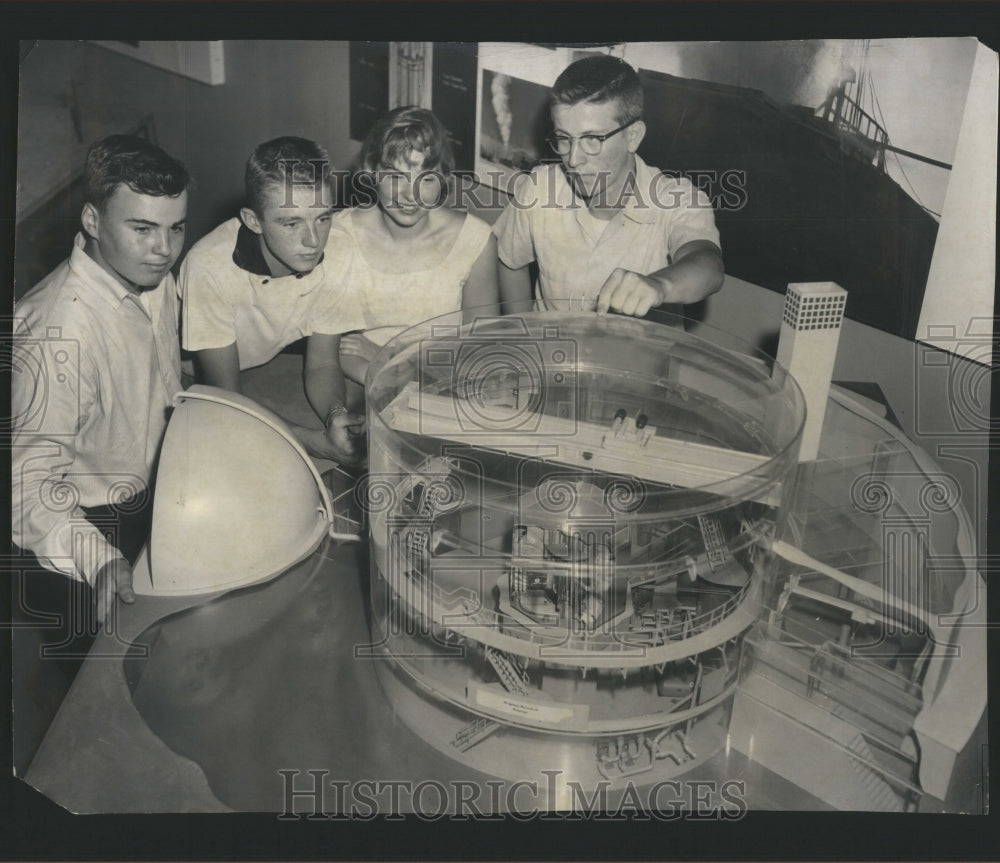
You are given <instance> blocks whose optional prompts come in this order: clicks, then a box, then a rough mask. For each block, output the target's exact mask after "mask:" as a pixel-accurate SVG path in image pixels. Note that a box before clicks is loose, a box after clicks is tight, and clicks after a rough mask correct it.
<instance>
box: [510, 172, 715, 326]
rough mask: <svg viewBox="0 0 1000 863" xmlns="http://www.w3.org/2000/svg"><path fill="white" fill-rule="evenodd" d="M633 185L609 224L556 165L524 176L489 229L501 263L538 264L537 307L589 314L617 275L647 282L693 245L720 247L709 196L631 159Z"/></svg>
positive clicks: (684, 182) (678, 179)
mask: <svg viewBox="0 0 1000 863" xmlns="http://www.w3.org/2000/svg"><path fill="white" fill-rule="evenodd" d="M633 178H634V183H631V184H627V185H626V186H625V188H624V189H623V196H622V198H623V201H624V206H623V207H622V208H621V210H620V211H619V212H618V213H616V214H615V216H614V217H613V218H612V219H611V220H610V221H603V220H601V219H597V218H595V217H594V216H592V215H591V214H590V212H589V211H588V210H587V207H586V204H585V202H584V201H583V200H582V199H581V198H580V197H579V196H577V194H576V193H575V191H574V189H573V187H572V186H571V185H570V183H569V182H568V180H567V179H566V175H565V173H564V172H563V169H562V166H561V165H559V164H548V165H540V166H539V167H537V168H535V169H534V170H532V171H531V173H529V174H526V175H524V176H522V177H521V178H520V179H519V181H518V183H517V185H516V186H515V189H514V197H513V200H512V201H511V202H510V203H509V204H508V205H507V207H506V208H505V209H504V211H503V213H502V214H501V215H500V218H499V219H498V220H497V223H496V225H494V228H493V231H494V233H495V234H496V236H497V251H498V255H499V257H500V260H501V261H502V262H503V263H504V264H506V265H507V266H508V267H510V268H512V269H518V268H520V267H523V266H525V265H526V264H529V263H531V261H537V262H538V270H539V278H538V290H537V296H536V301H535V302H536V307H537V308H539V309H561V310H581V309H584V310H590V309H593V308H594V306H595V305H596V300H597V297H598V294H599V293H600V290H601V287H602V286H603V285H604V282H605V281H606V280H607V278H608V276H610V275H611V273H612V272H613V271H614V270H615V269H616V268H618V267H622V268H623V269H626V270H630V271H632V272H636V273H640V274H641V275H649V274H650V273H655V272H657V271H658V270H661V269H663V268H664V267H666V266H667V265H668V264H670V263H671V261H672V259H673V255H674V254H675V253H676V252H677V250H678V249H680V248H681V247H682V246H684V245H685V244H687V243H690V242H692V241H694V240H708V241H709V242H711V243H714V244H715V245H716V246H718V245H719V232H718V230H717V229H716V227H715V215H714V213H713V211H712V206H711V204H710V203H709V200H708V196H707V195H705V193H704V192H702V191H701V190H700V189H698V188H697V187H695V186H694V185H693V184H692V183H691V181H690V180H687V179H685V178H675V177H670V176H667V175H665V174H663V173H661V172H660V171H659V170H657V169H655V168H651V167H650V166H648V165H647V164H646V163H645V162H643V160H642V159H641V158H639V157H638V156H636V157H635V173H634V175H633Z"/></svg>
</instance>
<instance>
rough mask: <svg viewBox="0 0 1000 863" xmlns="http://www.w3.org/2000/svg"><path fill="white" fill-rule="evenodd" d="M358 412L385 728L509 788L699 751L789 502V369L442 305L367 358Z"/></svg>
mask: <svg viewBox="0 0 1000 863" xmlns="http://www.w3.org/2000/svg"><path fill="white" fill-rule="evenodd" d="M723 341H725V344H721V342H723ZM367 398H368V421H369V429H370V431H369V434H370V439H369V452H370V456H369V459H370V461H369V463H370V474H369V477H368V482H367V486H366V489H365V505H366V506H367V508H368V512H369V521H370V526H371V561H372V572H371V602H372V627H373V640H374V643H376V644H377V645H378V651H379V654H380V656H381V657H383V658H384V659H387V660H388V661H386V662H381V663H380V664H379V669H380V673H381V680H382V683H383V686H384V688H385V689H386V691H387V693H388V696H389V698H390V699H391V700H392V701H393V703H394V706H395V708H396V709H397V711H398V712H399V714H400V715H401V716H402V717H403V718H404V720H405V721H406V722H407V723H408V724H409V725H410V726H411V727H412V728H413V729H414V730H415V731H416V732H417V733H418V734H420V735H421V736H422V737H424V738H425V739H426V740H428V741H429V742H431V743H433V744H434V745H435V746H437V747H438V748H439V749H441V750H442V751H444V752H447V753H448V754H449V755H451V756H452V757H454V758H455V759H457V760H460V761H464V762H467V763H469V764H472V765H473V766H475V767H477V768H479V769H482V770H483V771H485V772H487V773H492V774H495V775H500V776H507V777H512V778H523V777H524V776H525V775H526V772H528V773H530V772H531V771H535V772H537V771H538V770H539V769H544V765H546V764H548V763H556V762H557V763H558V769H559V770H560V771H561V772H562V773H563V774H564V775H565V777H566V778H567V779H569V780H574V781H584V782H595V781H599V780H601V779H602V778H603V779H614V778H617V777H626V776H627V777H633V776H640V775H641V777H642V778H643V779H648V780H649V781H653V780H654V779H656V778H659V777H662V776H665V775H672V774H674V773H677V772H680V771H683V770H684V769H687V768H688V767H690V766H692V765H693V764H694V763H696V762H698V761H700V760H702V759H704V758H705V757H708V756H709V755H710V754H712V753H713V752H715V751H717V750H718V749H719V747H720V746H721V745H722V742H723V740H724V737H725V730H726V721H727V716H728V714H727V704H728V702H729V701H730V696H731V695H732V692H733V688H734V686H735V682H736V670H737V661H738V658H739V651H740V645H741V636H742V634H743V633H744V632H745V631H746V629H747V628H748V627H749V626H750V625H751V623H753V621H754V620H755V618H756V617H757V615H758V613H759V611H760V607H761V598H762V596H763V595H764V594H765V591H766V589H767V587H768V586H769V584H770V582H771V580H772V572H771V560H772V558H771V555H770V554H769V553H768V544H769V542H770V540H771V539H772V537H774V535H775V533H776V532H777V531H780V529H781V524H782V519H783V513H784V511H785V509H786V504H787V503H788V502H789V501H790V500H791V497H792V494H793V491H794V490H793V488H792V485H793V477H794V468H795V465H796V460H797V452H798V443H799V439H800V436H801V431H802V426H803V422H804V416H805V408H804V404H803V399H802V395H801V392H800V391H799V389H798V387H797V386H796V384H795V382H794V381H793V380H792V379H791V377H790V376H789V375H788V374H787V373H786V372H785V371H784V370H783V369H781V368H780V367H778V366H777V365H776V364H775V363H774V361H773V360H772V359H770V358H768V357H766V356H764V355H763V354H760V353H757V352H755V351H754V350H753V349H752V348H750V347H749V346H746V345H738V344H737V343H736V342H735V340H725V339H724V338H723V337H722V336H717V337H715V338H713V341H711V342H710V341H708V340H707V339H704V338H700V337H697V336H694V335H692V334H690V333H687V332H685V331H684V330H683V329H679V328H674V327H668V326H664V325H662V324H658V323H652V322H648V321H641V320H635V319H631V318H626V317H621V316H616V315H595V314H592V313H581V314H574V313H567V314H554V313H530V314H523V315H508V316H504V317H499V318H479V319H477V320H476V321H475V322H473V323H463V322H462V320H461V315H460V314H456V315H452V316H446V317H444V318H439V319H435V320H433V321H429V322H427V323H425V324H421V325H419V326H417V327H414V328H412V329H410V330H408V331H407V332H405V333H403V334H402V335H400V336H399V337H397V338H396V339H395V340H393V342H391V343H390V344H389V345H387V346H386V347H385V348H384V349H383V350H382V351H381V352H380V353H379V354H378V356H377V357H376V359H375V361H374V362H373V364H372V367H371V369H370V371H369V375H368V381H367ZM552 759H554V761H553V760H552Z"/></svg>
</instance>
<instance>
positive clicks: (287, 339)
mask: <svg viewBox="0 0 1000 863" xmlns="http://www.w3.org/2000/svg"><path fill="white" fill-rule="evenodd" d="M240 224H241V223H240V220H239V219H229V220H228V221H226V222H223V223H222V224H221V225H219V227H217V228H216V229H215V230H214V231H212V232H211V233H210V234H207V235H206V236H204V237H202V239H200V240H199V241H198V242H197V243H196V244H195V246H194V248H192V249H191V251H190V252H188V254H187V256H186V257H185V258H184V263H183V264H182V265H181V270H180V286H181V292H182V294H183V297H184V303H183V315H184V326H183V341H184V347H185V349H186V350H189V351H201V350H208V349H212V348H224V347H226V346H228V345H231V344H233V343H234V342H235V344H236V348H237V351H238V352H239V357H240V370H241V371H242V370H243V369H250V368H254V367H256V366H262V365H264V363H267V362H269V361H270V360H272V359H273V358H274V357H275V356H277V354H278V353H279V352H280V351H281V349H282V348H284V347H286V346H287V345H290V344H291V343H292V342H295V341H298V340H299V339H301V338H305V337H306V336H311V335H312V334H313V333H325V334H328V335H336V334H338V333H344V332H348V331H349V330H357V329H361V328H362V327H363V326H364V325H365V324H364V318H363V317H362V316H361V313H360V310H359V309H358V308H357V303H352V302H347V301H346V300H345V291H344V289H343V288H342V286H341V285H342V279H341V273H342V272H343V270H344V269H345V267H346V262H345V261H344V260H343V255H344V253H345V251H346V250H343V249H340V248H338V247H337V246H336V244H335V243H333V242H328V243H327V247H326V249H325V253H324V258H323V260H322V261H320V263H318V264H317V265H316V266H315V267H314V268H313V269H312V270H310V271H309V272H308V273H293V274H292V275H287V276H271V275H268V274H266V273H255V272H252V271H251V270H249V269H246V268H245V267H243V266H240V265H239V264H238V263H236V261H235V260H234V259H233V253H234V250H235V248H236V245H237V238H238V236H239V233H240ZM255 239H256V237H255Z"/></svg>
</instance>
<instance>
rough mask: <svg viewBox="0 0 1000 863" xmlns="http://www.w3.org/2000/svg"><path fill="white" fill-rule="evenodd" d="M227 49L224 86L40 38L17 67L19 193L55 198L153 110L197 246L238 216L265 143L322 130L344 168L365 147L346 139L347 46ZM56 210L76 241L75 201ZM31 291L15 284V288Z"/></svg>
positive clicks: (236, 45)
mask: <svg viewBox="0 0 1000 863" xmlns="http://www.w3.org/2000/svg"><path fill="white" fill-rule="evenodd" d="M224 50H225V66H226V83H225V84H221V85H218V86H214V87H213V86H209V85H208V84H202V83H200V82H198V81H194V80H190V79H188V78H184V77H182V76H180V75H176V74H173V73H171V72H167V71H164V70H162V69H158V68H155V67H153V66H149V65H147V64H145V63H141V62H138V61H136V60H133V59H131V58H129V57H126V56H123V55H121V54H117V53H115V52H112V51H108V50H106V49H104V48H100V47H98V46H96V45H92V44H90V43H87V42H68V41H47V42H38V43H36V44H35V45H34V46H33V47H31V48H30V50H28V51H27V55H26V56H25V57H24V59H23V62H22V63H21V69H20V105H19V119H20V122H19V141H18V150H19V160H18V161H19V165H18V183H19V187H20V189H21V194H23V195H26V196H27V197H29V198H30V199H31V200H32V201H33V202H34V200H35V199H37V200H39V201H42V200H45V199H47V198H48V197H50V196H51V195H52V194H54V193H55V192H57V191H59V188H60V186H63V185H65V182H66V181H67V180H70V179H72V177H73V176H74V174H78V173H79V171H80V169H81V168H82V159H83V153H84V152H85V150H86V147H87V145H88V144H90V143H91V142H93V141H95V140H97V139H98V138H101V137H103V136H104V135H108V134H112V133H116V132H123V131H128V130H130V129H132V128H134V127H136V126H137V125H138V124H139V123H140V122H141V121H143V119H144V118H146V117H151V118H152V122H153V126H154V128H155V137H156V141H157V143H158V144H159V145H160V146H161V147H163V149H165V150H166V151H167V152H168V153H170V154H171V155H174V156H176V157H177V158H179V159H181V160H182V161H183V162H184V163H185V164H186V165H187V167H188V169H189V170H190V171H191V173H192V175H193V176H194V177H195V180H196V182H197V189H196V191H195V192H194V194H193V195H192V196H191V202H190V205H189V213H188V225H189V227H188V247H190V245H191V244H192V243H194V242H195V241H197V240H198V239H199V238H200V237H202V236H204V234H206V233H207V232H208V231H210V230H211V229H212V228H213V227H214V226H215V225H216V224H218V223H219V222H220V221H222V220H223V219H225V218H227V217H229V216H231V215H235V213H236V211H237V209H238V207H239V205H240V203H241V197H242V190H243V169H244V165H245V163H246V159H247V156H248V155H249V154H250V151H251V150H252V149H253V147H254V146H255V145H257V144H258V143H260V142H261V141H265V140H268V139H270V138H274V137H277V136H279V135H301V136H303V137H307V138H313V139H315V140H318V141H320V142H321V143H323V144H324V145H325V146H326V147H327V148H328V150H329V152H330V156H331V160H332V161H333V164H334V165H335V166H336V167H347V166H348V164H349V163H350V161H351V160H352V159H353V158H354V157H355V156H356V154H357V151H358V148H359V146H358V144H357V143H356V142H353V141H351V140H350V138H349V127H348V118H349V107H348V98H349V93H348V86H347V81H348V45H347V43H346V42H319V41H302V42H296V43H295V44H294V47H292V46H290V45H289V43H287V42H268V41H226V42H225V43H224ZM52 217H53V214H52V213H49V214H48V218H49V220H51V219H52ZM55 218H56V219H58V220H59V222H60V223H62V228H63V233H65V232H66V231H67V230H68V231H69V236H70V237H72V233H73V230H75V228H76V225H77V224H78V219H79V209H78V202H76V201H73V202H64V203H63V205H62V210H61V211H60V212H59V213H57V214H56V216H55ZM22 227H23V228H24V229H25V230H27V229H29V228H30V227H31V225H30V224H28V225H23V226H22ZM19 251H21V252H22V253H23V254H24V255H27V254H31V253H32V250H31V249H22V250H19ZM67 253H68V247H65V248H61V249H59V250H58V251H55V250H53V251H52V252H49V253H48V254H55V255H56V257H55V260H45V261H39V262H38V263H37V265H36V266H33V267H31V270H30V271H31V273H32V274H33V275H37V273H38V268H39V267H41V266H45V267H47V269H45V270H44V271H43V272H42V275H44V272H47V270H48V269H51V268H52V267H54V266H55V265H56V264H58V262H59V261H60V260H62V258H64V257H65V256H66V254H67ZM21 256H22V255H19V257H21ZM23 263H24V262H23V261H22V264H23ZM19 272H21V273H25V272H26V269H25V267H24V266H22V267H20V268H19ZM33 280H34V279H33ZM26 287H27V286H24V285H21V284H18V286H17V290H18V293H19V294H21V293H23V292H24V290H26Z"/></svg>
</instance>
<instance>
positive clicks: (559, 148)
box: [545, 117, 639, 156]
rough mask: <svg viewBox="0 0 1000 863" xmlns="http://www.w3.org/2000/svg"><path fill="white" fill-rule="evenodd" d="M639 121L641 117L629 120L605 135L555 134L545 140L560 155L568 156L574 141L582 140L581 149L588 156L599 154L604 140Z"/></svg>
mask: <svg viewBox="0 0 1000 863" xmlns="http://www.w3.org/2000/svg"><path fill="white" fill-rule="evenodd" d="M637 122H639V118H638V117H636V118H635V119H634V120H629V121H628V122H627V123H626V124H625V125H624V126H619V127H618V128H617V129H612V130H611V131H610V132H605V133H604V134H603V135H580V137H579V138H574V137H573V136H572V135H553V136H552V137H551V138H546V139H545V140H546V141H548V142H549V146H550V147H551V148H552V149H553V150H555V151H556V152H557V153H558V154H559V155H560V156H568V155H569V154H570V151H571V150H572V149H573V142H574V141H579V142H580V149H582V150H583V152H584V153H586V154H587V155H588V156H597V155H598V154H599V153H600V152H601V149H602V148H603V147H604V142H605V141H607V140H608V138H613V137H614V136H615V135H617V134H618V133H619V132H622V131H624V130H625V129H627V128H628V127H629V126H631V125H632V124H633V123H637Z"/></svg>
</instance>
